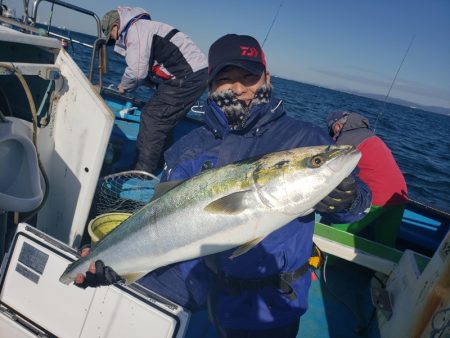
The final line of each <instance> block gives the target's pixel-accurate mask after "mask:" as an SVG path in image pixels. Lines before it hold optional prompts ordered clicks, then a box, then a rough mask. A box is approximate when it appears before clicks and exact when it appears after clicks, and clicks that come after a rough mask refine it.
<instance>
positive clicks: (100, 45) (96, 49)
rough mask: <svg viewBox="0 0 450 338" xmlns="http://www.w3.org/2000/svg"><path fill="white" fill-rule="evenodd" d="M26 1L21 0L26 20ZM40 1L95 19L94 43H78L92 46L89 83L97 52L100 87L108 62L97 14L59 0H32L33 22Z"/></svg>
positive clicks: (34, 21) (91, 79)
mask: <svg viewBox="0 0 450 338" xmlns="http://www.w3.org/2000/svg"><path fill="white" fill-rule="evenodd" d="M28 1H29V0H23V3H24V11H25V16H26V20H28ZM42 1H47V2H50V3H52V4H56V5H59V6H62V7H65V8H68V9H71V10H74V11H77V12H80V13H83V14H86V15H89V16H92V17H93V18H94V19H95V21H96V22H97V39H96V40H95V43H94V45H93V46H88V45H87V44H82V43H80V44H82V45H84V46H87V47H91V48H92V57H91V65H90V70H89V81H91V83H92V81H93V77H94V76H93V75H94V64H95V54H96V53H98V71H99V82H100V88H101V86H102V84H103V73H106V72H107V71H108V62H107V56H106V46H105V43H106V41H105V39H104V38H102V29H101V23H100V18H99V17H98V16H97V14H95V13H94V12H92V11H90V10H87V9H84V8H82V7H78V6H75V5H72V4H69V3H67V2H64V1H61V0H34V3H33V12H32V17H31V21H32V22H33V24H35V23H36V17H37V11H38V7H39V4H40V3H41V2H42Z"/></svg>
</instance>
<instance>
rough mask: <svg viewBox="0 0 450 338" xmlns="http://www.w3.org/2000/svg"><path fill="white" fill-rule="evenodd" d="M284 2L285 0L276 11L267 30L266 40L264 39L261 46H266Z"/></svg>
mask: <svg viewBox="0 0 450 338" xmlns="http://www.w3.org/2000/svg"><path fill="white" fill-rule="evenodd" d="M283 2H284V0H283V1H281V3H280V5H279V6H278V10H277V12H276V13H275V16H274V17H273V20H272V23H271V24H270V27H269V30H268V31H267V34H266V37H265V38H264V41H263V43H262V45H261V48H262V47H264V44H265V43H266V41H267V38H268V37H269V34H270V31H271V30H272V27H273V25H274V24H275V21H276V20H277V18H278V14H279V13H280V10H281V7H283Z"/></svg>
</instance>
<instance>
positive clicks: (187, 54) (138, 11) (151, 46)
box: [114, 7, 208, 91]
mask: <svg viewBox="0 0 450 338" xmlns="http://www.w3.org/2000/svg"><path fill="white" fill-rule="evenodd" d="M117 11H118V12H119V17H120V28H119V38H118V40H117V41H116V44H115V46H114V51H115V52H117V53H118V54H120V55H122V56H124V57H125V60H126V63H127V67H126V69H125V72H124V74H123V76H122V81H121V83H120V84H121V86H122V87H123V88H124V89H125V90H126V91H131V90H133V89H135V88H136V87H137V86H138V85H140V84H141V83H143V82H144V80H145V79H146V78H147V76H148V75H149V74H150V73H153V74H152V75H154V76H157V77H159V78H161V79H163V80H168V79H175V78H183V77H186V76H188V75H189V74H192V73H193V72H196V71H199V70H201V69H204V68H207V67H208V61H207V58H206V56H205V54H204V53H203V52H202V51H201V50H200V48H199V47H198V46H197V45H196V44H195V43H194V41H192V39H191V38H190V37H189V36H187V35H186V34H184V33H182V32H180V31H178V30H177V29H175V28H174V27H172V26H170V25H168V24H165V23H162V22H157V21H153V20H150V19H149V18H150V15H149V13H148V12H147V11H145V10H144V9H142V8H139V7H133V8H131V7H117Z"/></svg>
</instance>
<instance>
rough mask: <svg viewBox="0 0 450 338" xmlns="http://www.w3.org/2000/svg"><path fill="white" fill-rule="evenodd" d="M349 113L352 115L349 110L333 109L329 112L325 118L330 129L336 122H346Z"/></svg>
mask: <svg viewBox="0 0 450 338" xmlns="http://www.w3.org/2000/svg"><path fill="white" fill-rule="evenodd" d="M348 115H350V113H349V112H348V111H333V112H331V113H329V114H328V116H327V117H326V119H325V121H326V123H327V127H328V131H331V130H332V128H333V125H334V124H335V123H336V122H344V123H345V121H344V120H345V119H346V117H347V116H348Z"/></svg>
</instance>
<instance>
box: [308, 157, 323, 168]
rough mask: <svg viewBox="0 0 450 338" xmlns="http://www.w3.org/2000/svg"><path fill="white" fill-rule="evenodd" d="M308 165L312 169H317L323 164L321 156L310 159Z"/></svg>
mask: <svg viewBox="0 0 450 338" xmlns="http://www.w3.org/2000/svg"><path fill="white" fill-rule="evenodd" d="M310 163H311V166H312V167H313V168H318V167H320V166H321V165H322V164H323V158H322V157H321V156H314V157H312V158H311V161H310Z"/></svg>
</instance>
